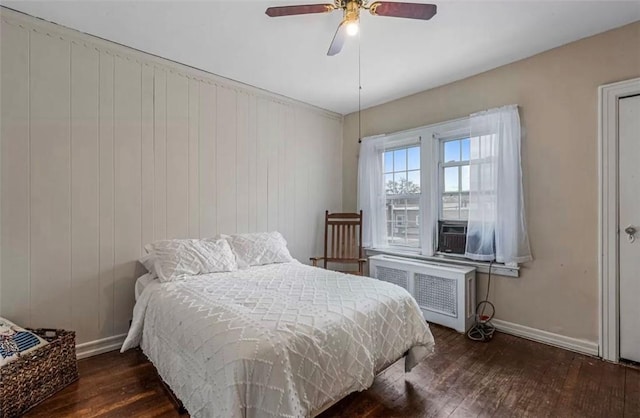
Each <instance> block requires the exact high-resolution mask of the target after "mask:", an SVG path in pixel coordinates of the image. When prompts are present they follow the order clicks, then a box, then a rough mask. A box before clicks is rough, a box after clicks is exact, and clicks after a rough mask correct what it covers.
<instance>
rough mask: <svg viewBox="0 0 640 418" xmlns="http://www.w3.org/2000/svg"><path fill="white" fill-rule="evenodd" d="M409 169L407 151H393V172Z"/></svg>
mask: <svg viewBox="0 0 640 418" xmlns="http://www.w3.org/2000/svg"><path fill="white" fill-rule="evenodd" d="M406 169H407V149H406V148H405V149H399V150H395V151H393V171H400V170H406Z"/></svg>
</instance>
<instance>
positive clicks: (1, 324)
mask: <svg viewBox="0 0 640 418" xmlns="http://www.w3.org/2000/svg"><path fill="white" fill-rule="evenodd" d="M46 344H49V343H48V342H47V341H46V340H44V339H42V338H40V337H39V336H37V335H36V334H34V333H33V332H30V331H27V330H26V329H24V328H21V327H19V326H17V325H16V324H14V323H13V322H11V321H9V320H7V319H4V318H0V367H1V366H4V365H5V364H7V363H9V362H10V361H13V360H15V359H17V358H19V357H20V356H22V355H25V354H27V353H29V352H31V351H34V350H37V349H38V348H40V347H42V346H43V345H46Z"/></svg>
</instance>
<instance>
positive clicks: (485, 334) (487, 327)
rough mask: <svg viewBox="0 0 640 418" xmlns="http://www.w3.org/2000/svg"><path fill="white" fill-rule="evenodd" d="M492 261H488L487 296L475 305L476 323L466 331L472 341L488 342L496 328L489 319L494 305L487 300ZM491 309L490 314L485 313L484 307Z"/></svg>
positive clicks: (491, 317) (493, 313)
mask: <svg viewBox="0 0 640 418" xmlns="http://www.w3.org/2000/svg"><path fill="white" fill-rule="evenodd" d="M492 266H493V261H491V262H489V279H488V280H487V296H486V297H485V298H484V300H481V301H480V302H479V303H478V306H476V323H475V324H474V325H473V326H472V327H471V328H470V329H469V331H467V338H469V339H470V340H473V341H482V342H489V341H491V339H492V338H493V333H494V332H495V331H496V328H495V327H494V326H493V324H492V323H491V320H492V319H493V317H494V316H495V314H496V307H495V306H494V305H493V303H491V302H489V291H490V290H491V267H492ZM487 308H490V309H491V311H490V312H491V314H488V313H485V311H486V309H487Z"/></svg>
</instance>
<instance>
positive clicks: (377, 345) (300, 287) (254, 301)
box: [122, 262, 433, 417]
mask: <svg viewBox="0 0 640 418" xmlns="http://www.w3.org/2000/svg"><path fill="white" fill-rule="evenodd" d="M138 344H140V345H141V347H142V349H143V351H144V353H145V354H146V355H147V356H148V357H149V359H150V360H151V361H152V362H153V363H154V365H155V366H156V368H157V369H158V373H159V374H160V376H161V377H162V379H163V380H164V381H165V382H166V383H167V384H168V385H169V386H170V387H171V389H172V390H173V391H174V392H175V394H176V395H177V396H178V398H180V400H181V401H182V402H183V403H184V406H185V407H186V408H187V410H188V411H189V413H190V414H191V416H192V417H218V416H219V417H271V416H273V417H298V416H311V415H313V414H314V413H316V412H318V411H320V410H321V409H322V408H324V407H325V406H327V405H329V404H331V403H333V402H335V401H337V400H339V399H341V398H342V397H344V396H346V395H347V394H349V393H351V392H354V391H361V390H364V389H366V388H368V387H369V386H371V384H372V383H373V379H374V376H375V374H376V373H377V372H379V371H381V370H382V369H384V368H385V367H387V366H388V365H390V364H392V363H393V362H394V361H396V360H398V359H399V358H401V357H402V356H403V355H404V354H407V363H406V365H405V367H406V368H407V370H409V369H410V368H411V367H413V365H415V364H416V363H417V362H419V361H420V360H422V359H423V358H425V357H426V356H427V355H428V354H429V353H430V352H431V350H432V348H433V336H432V335H431V332H430V331H429V328H428V326H427V324H426V323H425V321H424V319H423V316H422V312H421V311H420V309H419V308H418V305H417V303H416V302H415V300H414V299H413V298H412V297H411V295H409V293H407V292H406V291H405V290H404V289H402V288H400V287H398V286H395V285H392V284H389V283H386V282H382V281H379V280H375V279H371V278H365V277H357V276H352V275H345V274H341V273H336V272H333V271H328V270H322V269H319V268H314V267H309V266H306V265H303V264H300V263H298V262H291V263H284V264H271V265H266V266H261V267H252V268H251V269H248V270H239V271H235V272H229V273H215V274H208V275H202V276H197V277H194V278H191V279H189V280H186V281H179V282H171V283H164V284H155V285H153V286H148V287H147V288H145V290H144V292H143V293H142V295H141V297H140V299H139V300H138V302H137V303H136V306H135V308H134V317H133V323H132V326H131V329H130V331H129V335H128V336H127V339H126V341H125V343H124V345H123V347H122V351H125V350H127V349H129V348H132V347H135V346H137V345H138Z"/></svg>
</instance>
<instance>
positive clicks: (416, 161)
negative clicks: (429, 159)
mask: <svg viewBox="0 0 640 418" xmlns="http://www.w3.org/2000/svg"><path fill="white" fill-rule="evenodd" d="M408 152H409V167H408V168H407V169H408V170H419V169H420V147H412V148H409V151H408Z"/></svg>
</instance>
